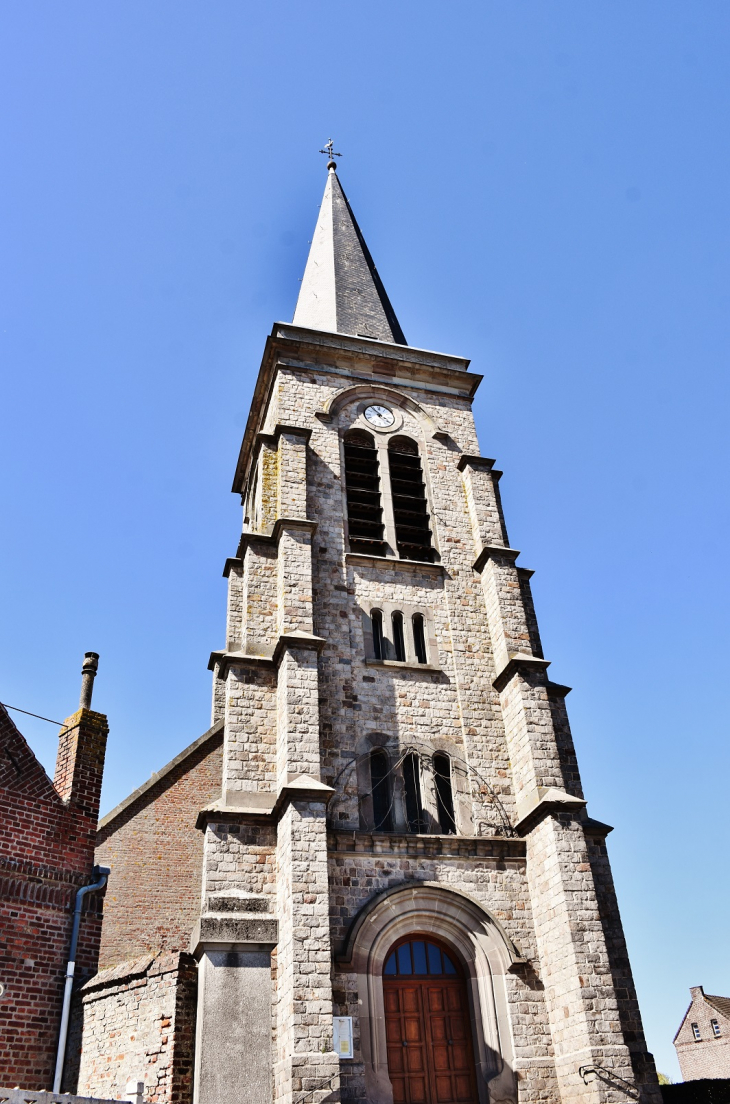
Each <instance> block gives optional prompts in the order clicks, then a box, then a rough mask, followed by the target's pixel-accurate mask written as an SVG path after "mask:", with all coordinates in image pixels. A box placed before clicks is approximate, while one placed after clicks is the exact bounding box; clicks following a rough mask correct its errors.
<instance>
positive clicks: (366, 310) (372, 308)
mask: <svg viewBox="0 0 730 1104" xmlns="http://www.w3.org/2000/svg"><path fill="white" fill-rule="evenodd" d="M294 325H295V326H305V327H307V328H308V329H312V330H325V331H326V332H328V333H342V334H352V335H359V336H360V337H372V338H375V339H376V340H378V341H389V342H393V344H395V345H407V344H408V343H407V341H406V339H405V337H404V335H403V330H402V329H401V328H400V323H399V322H398V319H397V318H396V316H395V311H394V310H393V308H392V306H391V304H390V300H389V299H388V296H387V294H386V292H385V288H384V287H383V282H382V280H381V279H380V276H379V275H378V271H377V269H376V267H375V265H374V263H373V259H372V257H371V256H370V251H369V249H368V247H367V245H366V244H365V239H364V238H363V236H362V233H361V232H360V227H359V226H358V225H357V221H356V219H355V216H354V214H353V213H352V208H351V207H350V204H349V203H348V202H347V196H346V195H345V193H344V191H343V188H342V185H341V184H340V181H339V179H338V176H337V172H336V171H335V168H334V167H332V164H330V168H329V172H328V174H327V185H326V187H325V190H324V197H323V199H322V206H321V207H320V210H319V217H318V219H317V225H316V227H315V231H314V236H313V238H312V245H311V248H310V250H309V257H308V258H307V266H306V268H305V270H304V278H303V280H302V286H301V289H300V292H299V298H298V300H297V306H296V310H295V312H294Z"/></svg>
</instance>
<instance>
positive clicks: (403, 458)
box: [388, 437, 433, 562]
mask: <svg viewBox="0 0 730 1104" xmlns="http://www.w3.org/2000/svg"><path fill="white" fill-rule="evenodd" d="M388 463H389V466H390V489H391V493H392V495H393V520H394V522H395V539H396V542H397V544H398V553H399V555H400V556H402V557H403V559H406V560H428V561H429V562H431V561H432V560H433V549H432V547H431V529H430V525H429V521H430V518H429V515H428V504H427V501H426V488H425V485H424V482H423V470H422V468H421V457H420V456H419V453H418V445H417V444H416V442H415V441H412V440H411V438H410V437H392V438H391V440H390V442H389V444H388Z"/></svg>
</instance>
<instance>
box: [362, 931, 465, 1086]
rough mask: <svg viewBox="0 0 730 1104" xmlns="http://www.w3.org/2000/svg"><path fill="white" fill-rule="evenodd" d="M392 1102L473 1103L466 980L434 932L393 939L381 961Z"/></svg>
mask: <svg viewBox="0 0 730 1104" xmlns="http://www.w3.org/2000/svg"><path fill="white" fill-rule="evenodd" d="M383 1003H384V1008H385V1034H386V1041H387V1055H388V1075H389V1077H390V1081H391V1084H392V1086H393V1102H394V1104H478V1100H479V1097H478V1093H477V1084H476V1073H475V1066H474V1048H473V1045H472V1032H471V1020H470V1016H469V1004H468V997H467V987H466V981H465V978H464V974H463V971H462V968H461V966H460V964H459V962H458V959H457V957H456V955H455V954H454V952H453V951H452V950H451V949H450V948H448V947H447V946H446V945H445V944H444V943H442V942H441V941H440V940H437V939H435V938H434V937H433V936H426V935H409V936H408V937H407V938H405V939H400V940H398V942H397V943H395V944H394V945H393V946H392V947H391V949H390V951H389V952H388V954H387V955H386V959H385V964H384V966H383Z"/></svg>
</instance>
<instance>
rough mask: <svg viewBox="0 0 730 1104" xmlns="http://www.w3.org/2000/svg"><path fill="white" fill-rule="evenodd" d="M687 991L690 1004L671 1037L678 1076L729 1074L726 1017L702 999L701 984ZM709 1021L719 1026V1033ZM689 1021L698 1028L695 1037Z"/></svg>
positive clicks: (687, 1078)
mask: <svg viewBox="0 0 730 1104" xmlns="http://www.w3.org/2000/svg"><path fill="white" fill-rule="evenodd" d="M690 992H691V994H692V1003H691V1005H690V1006H689V1009H688V1011H687V1014H686V1016H685V1018H684V1020H683V1021H682V1026H681V1027H680V1029H679V1031H678V1032H677V1036H676V1038H675V1040H674V1046H675V1049H676V1051H677V1058H678V1059H679V1068H680V1069H681V1071H682V1077H683V1078H684V1080H685V1081H697V1080H699V1079H700V1078H702V1077H712V1078H715V1077H730V1017H728V1016H725V1015H723V1013H722V1012H720V1011H719V1010H718V1009H717V1008H714V1007H713V1005H711V1004H710V1003H709V1001H707V1000H706V999H705V994H704V992H703V989H702V986H701V985H696V986H694V987H693V988H692V989H691V990H690ZM712 1020H715V1022H716V1023H717V1025H718V1027H719V1029H720V1035H719V1036H716V1035H715V1033H714V1031H713V1027H712ZM693 1023H696V1024H697V1027H698V1028H699V1032H700V1038H699V1039H695V1037H694V1032H693V1031H692V1024H693Z"/></svg>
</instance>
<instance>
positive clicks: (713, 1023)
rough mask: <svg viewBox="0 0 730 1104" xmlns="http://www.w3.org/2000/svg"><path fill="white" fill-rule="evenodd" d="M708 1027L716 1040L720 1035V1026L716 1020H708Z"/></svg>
mask: <svg viewBox="0 0 730 1104" xmlns="http://www.w3.org/2000/svg"><path fill="white" fill-rule="evenodd" d="M710 1026H711V1027H712V1034H713V1035H714V1036H715V1038H717V1036H718V1035H719V1034H720V1025H719V1023H718V1022H717V1020H710Z"/></svg>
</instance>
